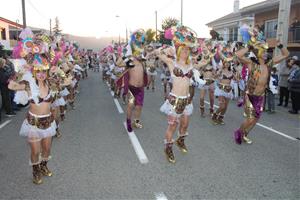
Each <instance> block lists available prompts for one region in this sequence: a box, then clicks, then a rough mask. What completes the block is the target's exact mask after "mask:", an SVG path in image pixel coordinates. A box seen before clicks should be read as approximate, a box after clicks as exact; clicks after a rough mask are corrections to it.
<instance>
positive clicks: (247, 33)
mask: <svg viewBox="0 0 300 200" xmlns="http://www.w3.org/2000/svg"><path fill="white" fill-rule="evenodd" d="M240 33H241V36H242V39H243V42H244V43H245V44H248V45H251V46H253V47H254V48H255V49H257V50H258V53H257V56H258V57H262V56H263V53H264V52H265V51H266V50H267V49H268V48H269V45H268V43H266V38H265V37H264V35H263V33H262V32H261V31H258V30H257V29H256V28H253V29H250V27H249V26H247V25H246V24H244V25H243V26H242V27H241V28H240Z"/></svg>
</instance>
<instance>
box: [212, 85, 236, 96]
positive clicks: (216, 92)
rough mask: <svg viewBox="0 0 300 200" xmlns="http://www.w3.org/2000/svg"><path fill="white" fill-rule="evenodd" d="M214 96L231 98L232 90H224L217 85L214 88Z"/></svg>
mask: <svg viewBox="0 0 300 200" xmlns="http://www.w3.org/2000/svg"><path fill="white" fill-rule="evenodd" d="M215 96H218V97H225V98H227V99H232V98H233V93H232V90H231V91H230V92H228V93H227V92H225V91H224V90H221V89H220V88H219V87H218V86H217V87H216V88H215Z"/></svg>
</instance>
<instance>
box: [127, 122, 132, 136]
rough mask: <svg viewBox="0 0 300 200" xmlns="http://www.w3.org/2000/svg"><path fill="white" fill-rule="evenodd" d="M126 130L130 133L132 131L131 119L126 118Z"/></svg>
mask: <svg viewBox="0 0 300 200" xmlns="http://www.w3.org/2000/svg"><path fill="white" fill-rule="evenodd" d="M126 123H127V131H128V132H129V133H130V132H132V127H131V119H127V121H126Z"/></svg>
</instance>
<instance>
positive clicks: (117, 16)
mask: <svg viewBox="0 0 300 200" xmlns="http://www.w3.org/2000/svg"><path fill="white" fill-rule="evenodd" d="M116 18H120V16H119V15H116ZM119 22H120V20H119ZM120 40H121V36H120V30H119V45H120V43H121V41H120Z"/></svg>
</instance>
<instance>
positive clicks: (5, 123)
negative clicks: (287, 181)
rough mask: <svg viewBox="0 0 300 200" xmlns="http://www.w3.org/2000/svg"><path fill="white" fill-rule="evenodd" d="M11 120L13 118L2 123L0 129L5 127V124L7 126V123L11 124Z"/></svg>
mask: <svg viewBox="0 0 300 200" xmlns="http://www.w3.org/2000/svg"><path fill="white" fill-rule="evenodd" d="M10 122H11V119H10V120H7V121H5V122H3V123H2V124H1V125H0V129H1V128H3V127H4V126H6V125H7V124H9V123H10Z"/></svg>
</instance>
